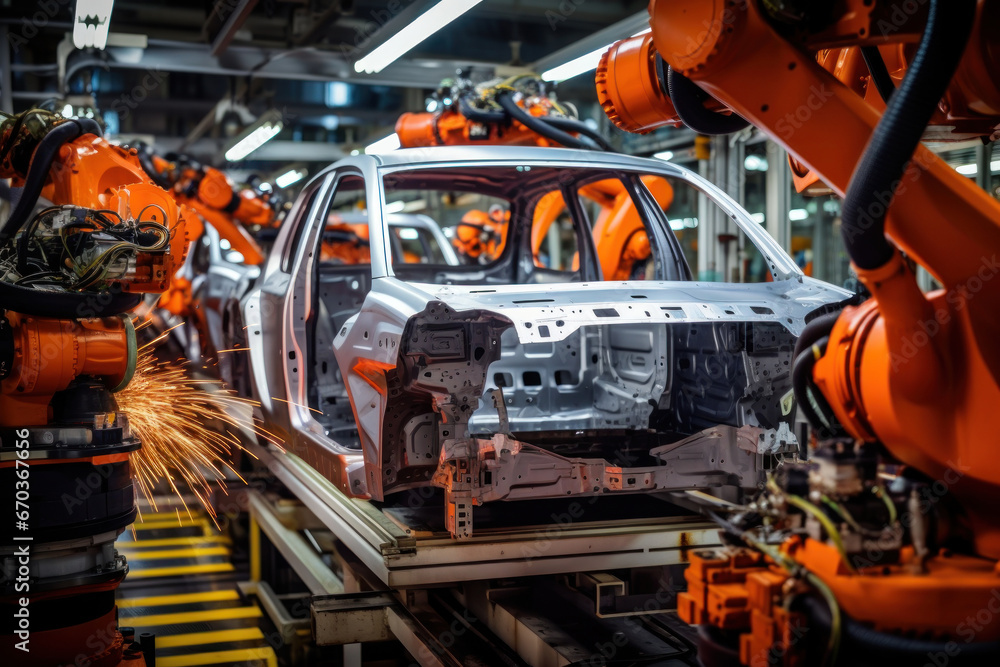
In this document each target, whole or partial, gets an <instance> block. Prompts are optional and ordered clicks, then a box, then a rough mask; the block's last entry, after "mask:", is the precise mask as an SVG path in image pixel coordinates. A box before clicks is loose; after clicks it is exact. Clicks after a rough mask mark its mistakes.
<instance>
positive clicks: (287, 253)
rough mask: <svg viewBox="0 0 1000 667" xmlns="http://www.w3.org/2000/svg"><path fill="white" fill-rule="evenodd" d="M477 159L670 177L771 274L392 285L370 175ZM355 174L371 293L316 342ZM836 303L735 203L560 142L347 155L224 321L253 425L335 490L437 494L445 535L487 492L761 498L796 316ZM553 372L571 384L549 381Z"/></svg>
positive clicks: (779, 424) (785, 417)
mask: <svg viewBox="0 0 1000 667" xmlns="http://www.w3.org/2000/svg"><path fill="white" fill-rule="evenodd" d="M484 165H488V166H494V165H495V166H510V167H514V166H515V165H524V166H525V167H527V166H533V167H552V168H565V169H605V168H606V169H610V170H614V171H621V170H625V171H628V172H635V173H642V174H653V175H660V176H664V177H669V178H672V179H676V180H677V181H682V182H684V183H686V184H688V185H691V186H693V187H694V188H696V189H697V190H699V191H700V192H701V193H703V194H704V195H705V196H707V197H708V198H709V200H711V201H712V202H714V203H715V204H716V205H717V206H719V207H720V208H721V209H722V211H723V212H724V213H725V214H726V215H728V216H730V217H731V218H732V219H733V220H734V221H735V222H736V224H737V225H738V226H739V227H740V228H741V229H742V231H743V232H744V233H745V234H746V236H747V238H748V239H749V240H750V241H751V242H752V243H753V244H754V245H755V246H756V247H757V248H758V249H759V251H760V252H761V254H762V255H763V256H764V258H765V260H766V262H767V265H768V267H769V269H770V272H771V274H772V276H773V282H767V283H757V284H720V283H699V282H693V281H689V280H680V281H678V280H673V281H629V282H615V283H605V282H592V281H586V282H582V283H580V282H576V283H559V284H536V285H523V284H518V285H481V284H480V285H476V284H446V283H448V282H449V280H448V278H447V275H448V274H447V273H442V274H440V275H441V276H442V278H441V279H440V280H433V281H430V282H421V283H415V282H410V281H406V280H403V279H400V278H399V277H397V276H396V273H399V272H400V271H399V270H398V269H399V267H397V271H395V272H394V269H393V266H392V265H391V262H390V257H391V253H390V249H389V239H388V233H387V231H386V227H385V219H386V214H385V213H384V207H385V192H384V187H383V180H382V179H383V178H384V177H386V176H387V175H390V174H399V173H401V172H402V171H406V170H420V169H434V168H445V167H447V168H457V169H462V168H474V167H479V166H484ZM358 176H360V177H362V178H363V179H364V188H365V193H364V194H365V197H366V199H367V202H368V203H369V225H370V229H369V234H370V243H371V269H370V270H371V286H370V290H365V291H366V293H365V295H364V300H363V304H361V305H360V307H359V309H358V310H357V312H355V313H354V314H352V315H350V316H349V317H346V318H342V319H341V320H337V321H336V329H335V330H334V331H332V332H331V334H332V336H333V337H334V340H332V341H327V340H325V339H322V338H321V337H320V335H319V334H318V333H316V331H317V329H316V322H317V321H323V320H326V319H327V317H326V316H327V313H321V312H320V308H321V306H322V302H321V301H317V299H316V298H314V296H313V295H315V294H316V293H317V290H319V289H320V288H321V285H319V284H318V283H319V282H321V281H322V280H323V278H322V275H321V274H319V273H317V270H316V266H317V264H316V257H315V256H314V254H315V248H316V246H317V243H318V241H319V234H320V233H321V228H322V223H321V218H322V217H323V215H325V214H323V215H321V213H322V212H323V211H324V210H325V209H324V208H323V207H325V206H326V205H328V203H329V200H330V197H331V196H332V192H333V189H334V188H335V187H336V185H337V183H338V182H339V180H340V179H342V178H345V177H358ZM654 204H655V202H654ZM661 213H662V211H661ZM662 221H663V222H664V223H665V222H666V218H665V216H663V220H662ZM663 227H665V228H666V229H665V232H666V234H668V235H670V230H669V227H667V226H666V225H665V224H664V225H663ZM661 231H662V230H661ZM671 238H672V235H671ZM684 266H685V267H686V264H685V265H684ZM688 271H689V270H688ZM688 278H690V275H689V273H688ZM338 279H339V278H338ZM355 286H356V285H355ZM849 296H850V293H848V292H847V291H845V290H842V289H840V288H836V287H833V286H831V285H828V284H826V283H823V282H821V281H818V280H815V279H812V278H808V277H806V276H804V275H803V274H802V272H801V271H800V270H799V268H798V267H797V266H796V264H795V263H794V261H793V260H792V259H791V258H790V257H789V256H788V255H787V254H786V253H785V252H784V251H783V250H782V249H781V248H780V246H778V244H777V243H776V242H775V241H774V240H773V239H772V238H771V237H770V236H769V235H768V234H767V233H766V232H765V231H764V230H763V229H761V227H760V226H759V225H758V224H757V223H756V222H754V221H753V220H752V219H751V218H750V216H749V214H748V213H747V212H746V211H745V210H743V209H742V208H741V207H740V206H739V205H738V204H737V203H736V202H735V201H733V200H732V199H731V198H730V197H728V196H727V195H726V194H725V193H724V192H723V191H721V190H720V189H719V188H717V187H715V186H714V185H712V184H711V183H709V182H708V181H706V180H705V179H703V178H702V177H700V176H698V175H697V174H695V173H693V172H691V171H689V170H686V169H684V168H682V167H680V166H678V165H674V164H671V163H666V162H661V161H657V160H649V159H643V158H633V157H627V156H621V155H604V154H595V153H591V152H586V151H571V150H565V149H541V148H504V147H491V148H439V149H433V150H423V151H406V150H404V151H396V152H393V153H390V154H386V155H381V156H370V155H369V156H357V157H352V158H349V159H345V160H343V161H341V162H338V163H336V164H335V165H333V166H332V167H330V168H329V169H328V170H326V171H325V172H323V173H322V174H321V175H319V176H318V177H317V178H316V179H314V181H313V182H312V183H311V184H310V185H309V186H308V187H307V188H306V189H305V190H304V191H303V195H302V196H300V198H299V200H298V201H297V202H296V203H295V205H294V207H293V210H292V211H291V213H290V214H289V216H288V217H287V219H286V224H285V226H284V227H283V229H282V231H281V233H280V234H279V237H278V239H277V241H276V244H275V247H274V251H273V252H272V254H271V255H270V257H269V259H268V261H267V263H266V265H265V267H264V271H263V275H262V277H261V279H260V280H259V281H258V282H257V284H256V286H255V287H254V289H253V290H252V291H251V292H250V294H249V295H248V297H247V299H245V301H244V304H243V305H244V312H243V314H244V318H245V320H246V322H247V334H248V345H249V349H250V352H249V359H250V364H251V369H252V372H251V376H252V384H253V386H254V392H255V395H256V397H257V399H258V400H259V401H260V403H261V409H262V412H263V416H264V419H265V421H266V423H267V424H268V428H269V429H271V430H272V431H273V432H274V433H276V434H278V435H279V436H281V437H284V438H285V440H286V441H287V443H288V445H289V447H290V449H291V450H292V451H293V452H295V453H296V454H298V455H300V456H301V457H303V458H304V459H305V460H306V461H307V462H308V463H309V464H310V465H311V466H313V467H314V468H315V469H316V470H318V471H319V472H320V473H321V474H323V475H324V476H325V477H327V478H328V479H330V480H331V481H332V482H333V483H335V484H336V485H337V486H338V487H339V488H340V489H341V490H343V491H344V492H345V493H348V494H350V495H352V496H356V497H362V498H373V499H376V500H382V499H384V498H385V497H386V496H387V495H388V494H390V493H394V492H398V491H401V490H405V489H412V488H417V487H424V486H438V487H441V488H443V489H444V490H445V510H446V525H447V528H448V530H449V531H450V532H451V533H452V535H453V536H456V537H459V538H462V537H468V536H470V535H471V534H472V530H473V521H472V512H473V507H474V506H476V505H481V504H483V503H486V502H492V501H497V500H518V499H533V498H555V497H563V498H565V497H567V496H590V495H601V494H617V493H639V492H646V493H649V492H658V491H670V490H680V489H700V488H709V487H715V491H716V493H717V494H718V493H724V492H725V491H726V490H728V491H732V492H735V493H738V492H739V491H740V490H741V489H752V488H754V487H757V486H759V485H761V484H762V483H763V481H764V479H765V476H766V474H767V471H768V470H769V469H770V468H772V467H773V466H774V465H776V464H777V463H778V462H779V461H780V460H781V459H782V458H783V457H784V456H786V455H788V454H790V453H792V452H794V451H796V450H797V448H798V445H797V442H796V440H795V437H794V435H793V434H792V432H791V430H790V429H789V425H790V423H791V420H792V407H793V401H792V397H791V378H790V362H791V354H792V348H793V346H794V342H795V339H796V337H797V336H798V334H799V333H800V332H801V330H802V328H803V327H804V325H805V323H806V321H807V318H809V317H812V316H815V315H816V314H819V313H821V312H826V311H827V310H830V309H835V308H838V307H839V306H838V304H839V303H840V302H842V301H843V300H845V299H846V298H848V297H849ZM355 305H357V304H355ZM316 340H319V341H320V343H319V344H316ZM311 343H312V345H311ZM331 352H332V353H333V356H332V357H330V356H329V353H331ZM311 356H313V357H315V358H310V357H311ZM320 358H322V362H320V361H319V359H320ZM318 363H322V364H323V365H324V366H326V365H327V364H328V363H335V364H336V365H338V366H339V373H340V377H341V379H342V382H343V385H344V386H345V389H346V393H347V394H348V395H349V398H350V409H351V413H353V423H352V427H354V428H356V429H357V443H349V444H345V443H346V442H347V439H346V438H343V437H341V435H343V434H342V433H341V434H338V433H337V432H336V430H335V429H331V427H330V424H329V423H325V424H324V421H323V419H322V418H320V417H319V415H320V414H321V413H323V407H324V406H323V405H317V404H316V401H315V396H312V397H311V395H310V391H311V390H310V385H311V384H312V386H313V390H312V391H313V393H315V384H316V383H315V381H314V375H315V372H314V371H313V370H312V369H311V365H315V364H318ZM571 364H576V365H575V366H571ZM564 368H570V369H571V371H572V372H574V373H576V375H575V378H574V380H576V381H575V382H573V383H570V384H566V383H561V382H560V381H559V378H558V373H559V372H560V369H564ZM529 373H534V374H536V375H539V376H542V377H541V378H536V377H535V375H531V376H530V378H529ZM311 378H313V381H312V382H311ZM505 378H509V379H510V380H512V381H511V382H509V386H504V385H508V381H507V380H505ZM529 379H530V380H531V381H530V382H525V380H529ZM538 379H541V382H536V380H538ZM331 402H332V400H331ZM340 409H343V406H341V408H340ZM664 420H666V422H669V429H667V430H669V431H670V432H671V433H674V434H681V435H684V436H685V437H675V438H674V439H673V440H672V441H667V442H664V440H663V438H662V437H659V439H657V437H656V436H655V434H653V432H654V431H655V430H656V429H655V428H653V422H654V421H658V423H660V422H664ZM664 423H665V422H664ZM540 429H541V430H543V431H544V433H541V434H539V435H538V438H535V436H534V435H532V434H538V433H539V430H540ZM553 434H554V435H553ZM529 440H535V441H534V442H529ZM579 443H584V446H583V447H582V451H581V447H580V446H579ZM617 443H621V446H620V447H617V446H616V445H617ZM650 443H652V444H653V445H654V446H649V445H650ZM588 447H589V448H590V451H592V452H596V453H597V455H596V456H594V455H588V454H587V452H588ZM636 462H638V463H639V465H635V463H636Z"/></svg>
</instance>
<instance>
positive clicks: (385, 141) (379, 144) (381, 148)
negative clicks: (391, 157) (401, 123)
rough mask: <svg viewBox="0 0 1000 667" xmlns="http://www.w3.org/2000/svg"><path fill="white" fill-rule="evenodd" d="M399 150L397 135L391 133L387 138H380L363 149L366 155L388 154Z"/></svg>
mask: <svg viewBox="0 0 1000 667" xmlns="http://www.w3.org/2000/svg"><path fill="white" fill-rule="evenodd" d="M397 148H399V135H398V134H396V133H395V132H393V133H392V134H390V135H389V136H388V137H382V138H381V139H379V140H378V141H376V142H375V143H373V144H369V145H368V146H366V147H365V152H366V153H388V152H389V151H394V150H396V149H397Z"/></svg>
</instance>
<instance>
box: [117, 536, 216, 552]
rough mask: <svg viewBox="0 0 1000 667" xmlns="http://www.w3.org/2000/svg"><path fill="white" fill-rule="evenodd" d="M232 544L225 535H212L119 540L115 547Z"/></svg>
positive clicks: (136, 547)
mask: <svg viewBox="0 0 1000 667" xmlns="http://www.w3.org/2000/svg"><path fill="white" fill-rule="evenodd" d="M232 542H233V541H232V540H231V539H229V538H228V537H226V536H225V535H212V536H210V537H164V538H162V539H154V540H146V539H142V540H135V541H132V540H118V542H116V543H115V546H116V547H118V548H119V549H123V548H124V549H147V548H151V547H197V546H207V545H209V544H232Z"/></svg>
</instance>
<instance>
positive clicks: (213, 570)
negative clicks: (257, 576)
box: [117, 507, 277, 667]
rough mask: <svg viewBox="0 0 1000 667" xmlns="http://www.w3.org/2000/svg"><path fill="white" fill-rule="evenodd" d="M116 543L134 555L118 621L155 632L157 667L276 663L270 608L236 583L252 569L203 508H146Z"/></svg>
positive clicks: (274, 665)
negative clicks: (238, 563)
mask: <svg viewBox="0 0 1000 667" xmlns="http://www.w3.org/2000/svg"><path fill="white" fill-rule="evenodd" d="M117 548H118V551H119V552H120V553H122V554H124V555H125V556H126V558H128V562H129V574H128V577H127V578H126V579H125V582H124V584H122V586H121V587H120V588H119V591H118V614H119V625H120V626H122V627H132V628H135V632H136V635H139V634H141V633H144V632H151V633H154V634H155V635H156V667H197V666H198V665H233V664H240V665H247V666H248V667H250V666H252V665H258V666H260V667H264V666H266V667H277V656H276V655H275V652H274V649H273V648H272V647H271V646H270V645H269V644H268V642H267V640H266V637H265V631H264V626H263V622H264V614H263V613H262V612H261V610H260V608H259V607H257V606H256V604H254V603H253V602H250V601H248V600H247V599H246V598H245V597H244V596H243V595H242V594H241V593H240V591H239V588H238V586H237V582H238V581H240V580H241V579H242V580H245V579H246V578H247V573H246V572H245V571H242V570H241V569H239V568H237V567H235V566H234V565H233V563H232V561H231V557H230V556H231V544H230V541H229V538H228V537H226V536H224V535H222V534H220V533H219V531H218V530H216V528H215V527H214V526H213V525H212V522H211V520H210V519H209V517H208V516H207V515H206V514H205V513H204V512H203V511H192V512H191V513H190V514H189V513H188V512H186V511H185V510H182V509H178V508H170V509H167V508H164V507H161V511H158V512H150V511H143V512H142V519H141V521H137V522H136V523H135V524H134V525H133V526H132V528H130V529H129V530H127V531H126V532H125V533H124V534H123V535H122V536H121V539H119V540H118V543H117Z"/></svg>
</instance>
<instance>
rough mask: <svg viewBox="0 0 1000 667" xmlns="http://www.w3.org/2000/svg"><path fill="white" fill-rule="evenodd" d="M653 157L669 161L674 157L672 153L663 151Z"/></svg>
mask: <svg viewBox="0 0 1000 667" xmlns="http://www.w3.org/2000/svg"><path fill="white" fill-rule="evenodd" d="M653 157H655V158H658V159H660V160H669V159H671V158H673V157H674V152H673V151H663V152H662V153H653Z"/></svg>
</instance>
